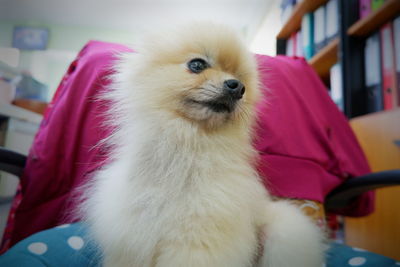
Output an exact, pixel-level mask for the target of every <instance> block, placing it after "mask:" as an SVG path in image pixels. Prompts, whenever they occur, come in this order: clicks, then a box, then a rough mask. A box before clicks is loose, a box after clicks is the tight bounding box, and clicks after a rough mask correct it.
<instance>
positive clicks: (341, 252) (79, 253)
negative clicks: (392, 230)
mask: <svg viewBox="0 0 400 267" xmlns="http://www.w3.org/2000/svg"><path fill="white" fill-rule="evenodd" d="M86 233H87V231H86V229H85V227H84V225H83V224H81V223H75V224H66V225H61V226H58V227H55V228H53V229H50V230H46V231H42V232H40V233H37V234H34V235H32V236H30V237H29V238H27V239H25V240H22V241H21V242H19V243H18V244H16V245H15V246H14V247H12V248H11V249H10V250H8V251H7V252H6V253H5V254H3V255H2V256H0V266H2V267H28V266H29V267H43V266H54V267H67V266H68V267H71V266H73V267H81V266H82V267H83V266H85V267H86V266H88V267H95V266H98V267H100V266H101V256H100V253H99V251H98V250H97V248H96V246H95V245H94V244H93V243H91V242H89V241H88V238H87V235H86ZM325 266H326V267H346V266H362V267H389V266H400V262H396V261H395V260H393V259H390V258H387V257H384V256H381V255H378V254H375V253H371V252H368V251H365V250H362V249H357V248H351V247H348V246H345V245H341V244H335V243H332V245H331V248H330V250H329V251H328V252H327V262H326V264H325ZM285 267H286V266H285ZM321 267H322V266H321Z"/></svg>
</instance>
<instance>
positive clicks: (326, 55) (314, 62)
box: [308, 38, 339, 80]
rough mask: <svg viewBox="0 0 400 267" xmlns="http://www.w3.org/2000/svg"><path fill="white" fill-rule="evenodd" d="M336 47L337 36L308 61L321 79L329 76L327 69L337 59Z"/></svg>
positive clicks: (337, 44) (337, 42)
mask: <svg viewBox="0 0 400 267" xmlns="http://www.w3.org/2000/svg"><path fill="white" fill-rule="evenodd" d="M338 47H339V38H335V39H333V40H332V41H331V42H330V43H329V44H328V45H327V46H325V47H324V48H323V49H321V50H320V51H319V52H318V53H317V54H315V55H314V56H313V57H312V58H311V59H310V60H309V61H308V63H309V64H310V65H311V66H312V67H313V68H314V70H315V71H316V72H317V73H318V75H319V77H321V78H322V79H323V80H325V79H328V78H329V71H330V69H331V67H332V66H333V65H335V64H336V62H337V60H338Z"/></svg>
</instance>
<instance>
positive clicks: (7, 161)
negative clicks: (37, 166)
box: [0, 147, 27, 177]
mask: <svg viewBox="0 0 400 267" xmlns="http://www.w3.org/2000/svg"><path fill="white" fill-rule="evenodd" d="M26 158H27V157H26V156H25V155H22V154H19V153H17V152H14V151H11V150H8V149H5V148H4V147H0V171H5V172H8V173H11V174H14V175H16V176H18V177H20V176H21V174H22V171H23V170H24V167H25V164H26Z"/></svg>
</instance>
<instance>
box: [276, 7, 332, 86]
mask: <svg viewBox="0 0 400 267" xmlns="http://www.w3.org/2000/svg"><path fill="white" fill-rule="evenodd" d="M327 2H328V0H303V1H301V2H299V3H298V4H297V5H296V6H295V7H294V9H293V12H292V14H291V15H290V17H289V19H288V20H287V21H286V23H285V24H284V25H283V26H282V29H281V30H280V31H279V33H278V35H277V36H276V38H277V53H278V54H285V52H286V40H287V39H288V38H289V37H290V36H291V35H292V34H293V33H295V32H297V31H298V30H299V29H300V27H301V20H302V17H303V16H304V15H305V14H307V13H309V12H314V11H315V10H316V9H317V8H319V7H320V6H322V5H324V4H326V3H327ZM338 47H339V38H335V39H333V40H331V41H330V42H329V43H328V44H327V45H326V46H325V47H324V48H323V49H321V50H320V51H319V52H318V53H316V54H315V55H314V56H313V57H312V58H311V59H310V60H309V63H310V65H311V66H312V67H313V68H314V70H315V71H316V72H317V73H318V75H319V76H320V77H321V78H322V80H323V81H324V82H325V84H329V70H330V68H331V67H332V66H333V65H334V64H335V63H336V62H337V61H338V56H337V54H338Z"/></svg>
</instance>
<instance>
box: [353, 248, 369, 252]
mask: <svg viewBox="0 0 400 267" xmlns="http://www.w3.org/2000/svg"><path fill="white" fill-rule="evenodd" d="M353 250H354V251H358V252H366V250H365V249H362V248H353Z"/></svg>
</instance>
